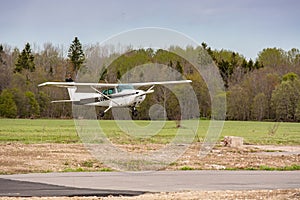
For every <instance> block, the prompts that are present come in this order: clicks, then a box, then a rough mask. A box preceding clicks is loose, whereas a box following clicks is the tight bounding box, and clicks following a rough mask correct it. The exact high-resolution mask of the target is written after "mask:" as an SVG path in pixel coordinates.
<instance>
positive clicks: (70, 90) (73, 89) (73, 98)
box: [67, 87, 77, 101]
mask: <svg viewBox="0 0 300 200" xmlns="http://www.w3.org/2000/svg"><path fill="white" fill-rule="evenodd" d="M67 89H68V93H69V96H70V100H71V101H76V95H75V92H76V89H77V88H76V87H68V88H67Z"/></svg>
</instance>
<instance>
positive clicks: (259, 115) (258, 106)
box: [251, 92, 268, 121]
mask: <svg viewBox="0 0 300 200" xmlns="http://www.w3.org/2000/svg"><path fill="white" fill-rule="evenodd" d="M267 109H268V99H267V97H266V95H265V94H264V93H262V92H261V93H258V94H257V95H256V96H255V97H254V99H253V103H252V109H251V111H252V112H251V113H252V118H253V119H255V120H258V121H261V120H263V119H264V118H265V117H266V113H267Z"/></svg>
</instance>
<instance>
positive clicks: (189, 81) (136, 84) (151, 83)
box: [38, 80, 192, 88]
mask: <svg viewBox="0 0 300 200" xmlns="http://www.w3.org/2000/svg"><path fill="white" fill-rule="evenodd" d="M191 82H192V81H191V80H180V81H157V82H144V83H122V84H118V83H76V82H45V83H41V84H39V85H38V86H39V87H41V86H47V85H49V86H56V87H72V86H92V87H96V88H99V87H117V86H118V85H132V86H135V87H140V86H149V85H168V84H180V83H191Z"/></svg>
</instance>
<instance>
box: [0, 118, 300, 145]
mask: <svg viewBox="0 0 300 200" xmlns="http://www.w3.org/2000/svg"><path fill="white" fill-rule="evenodd" d="M135 123H136V124H138V125H139V126H141V127H145V126H147V125H148V124H149V121H135ZM99 124H100V126H101V128H102V129H103V131H104V133H105V134H106V135H107V136H108V137H109V139H110V140H111V141H113V142H115V143H120V144H131V143H157V144H160V143H162V144H165V143H168V142H170V141H171V140H172V138H173V137H174V135H175V134H176V132H177V130H178V128H176V123H175V122H174V121H167V122H166V123H165V124H164V126H163V128H162V129H161V130H160V131H159V132H158V133H157V134H155V135H154V136H152V137H149V138H146V139H145V138H140V137H132V135H128V134H125V133H124V132H123V131H122V130H121V129H120V128H119V127H118V125H117V124H116V123H115V121H109V120H103V121H99ZM208 127H209V121H208V120H203V121H200V125H199V128H198V130H197V135H198V137H195V139H196V140H200V141H203V139H204V138H205V135H206V133H207V130H208ZM182 129H185V127H182ZM186 129H187V131H190V130H189V129H188V128H186ZM138 131H139V130H135V132H136V133H138ZM148 131H151V130H148ZM225 135H228V136H240V137H243V138H244V142H245V143H249V144H278V145H300V123H287V122H282V123H275V122H243V121H226V122H225V124H224V128H223V131H222V133H221V136H220V138H219V140H222V139H223V136H225ZM0 142H1V143H5V142H21V143H80V142H81V140H80V138H79V137H78V135H77V132H76V128H75V123H74V121H73V120H52V119H35V120H29V119H0Z"/></svg>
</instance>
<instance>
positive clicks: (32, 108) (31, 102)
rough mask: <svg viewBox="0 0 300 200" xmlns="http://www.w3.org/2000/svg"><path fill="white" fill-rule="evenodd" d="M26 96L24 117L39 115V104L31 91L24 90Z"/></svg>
mask: <svg viewBox="0 0 300 200" xmlns="http://www.w3.org/2000/svg"><path fill="white" fill-rule="evenodd" d="M25 97H26V115H25V116H26V117H36V116H39V115H40V106H39V104H38V101H37V100H36V98H35V95H34V93H33V92H30V91H27V92H25Z"/></svg>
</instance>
